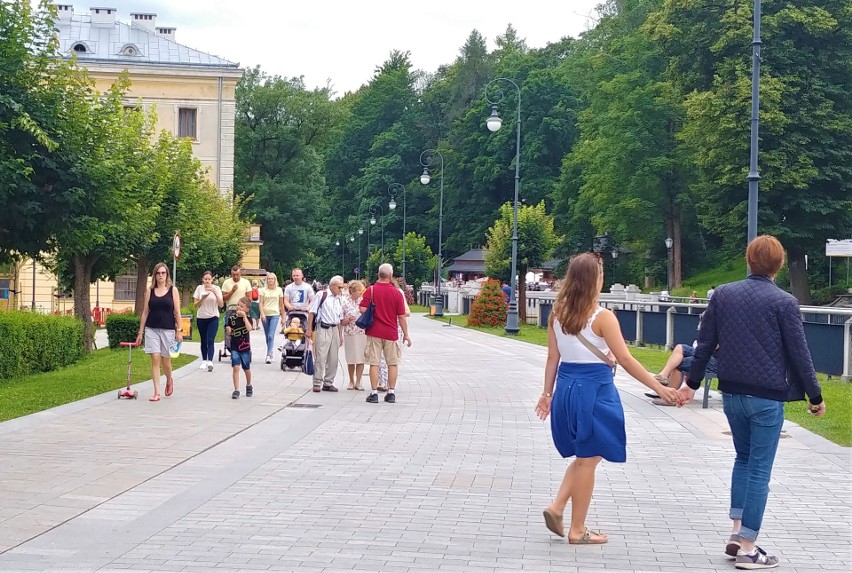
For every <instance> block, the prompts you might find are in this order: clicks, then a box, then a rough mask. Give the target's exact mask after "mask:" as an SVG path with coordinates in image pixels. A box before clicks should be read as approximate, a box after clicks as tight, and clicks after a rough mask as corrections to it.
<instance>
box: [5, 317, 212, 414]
mask: <svg viewBox="0 0 852 573" xmlns="http://www.w3.org/2000/svg"><path fill="white" fill-rule="evenodd" d="M81 334H82V327H81ZM127 357H128V351H127V350H126V349H124V348H122V349H121V350H110V349H107V348H104V349H101V350H97V351H95V352H92V353H90V354H88V355H86V356H83V358H82V359H81V360H80V361H79V362H77V363H76V364H72V365H70V366H67V367H65V368H62V369H60V370H56V371H53V372H45V373H42V374H33V375H30V376H23V377H19V378H14V379H11V380H5V381H0V421H5V420H10V419H12V418H18V417H20V416H26V415H27V414H32V413H34V412H41V411H42V410H46V409H48V408H53V407H55V406H61V405H62V404H68V403H70V402H74V401H77V400H82V399H84V398H89V397H91V396H97V395H98V394H102V393H103V392H110V393H111V394H112V397H115V394H113V393H112V391H114V390H116V389H118V388H122V387H124V385H125V384H127ZM195 359H196V357H195V356H192V355H190V354H181V355H180V356H178V357H177V358H173V359H172V366H173V367H174V368H180V367H181V366H184V365H186V364H189V363H190V362H192V361H194V360H195ZM150 377H151V360H150V359H149V358H148V356H146V355H145V353H144V352H143V351H142V350H140V349H135V350H133V361H132V366H131V375H130V379H131V383H133V384H135V383H138V382H142V381H143V380H148V379H150ZM149 388H150V386H149ZM144 392H145V390H143V391H142V392H140V396H139V399H140V400H142V399H143V396H142V394H143V393H144Z"/></svg>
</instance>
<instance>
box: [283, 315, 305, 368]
mask: <svg viewBox="0 0 852 573" xmlns="http://www.w3.org/2000/svg"><path fill="white" fill-rule="evenodd" d="M294 318H298V319H299V322H300V323H301V324H300V326H301V327H302V332H301V333H300V334H299V333H289V334H286V335H285V337H284V345H283V346H282V347H281V370H284V371H286V370H287V369H288V368H294V369H296V370H301V369H302V363H304V361H305V351H306V350H307V348H308V340H307V337H306V336H305V331H304V327H305V325H307V323H308V313H307V312H305V311H303V310H291V311H290V312H288V313H287V316H286V317H285V320H284V328H289V327H290V326H291V325H293V319H294Z"/></svg>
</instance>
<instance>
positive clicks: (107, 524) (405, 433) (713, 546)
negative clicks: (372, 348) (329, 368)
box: [0, 317, 852, 572]
mask: <svg viewBox="0 0 852 573" xmlns="http://www.w3.org/2000/svg"><path fill="white" fill-rule="evenodd" d="M412 334H413V338H414V342H415V346H414V347H413V348H411V349H409V350H407V351H406V354H405V358H404V360H405V362H404V366H403V367H402V376H401V382H400V390H399V394H398V402H397V403H396V404H386V403H384V402H380V403H379V404H367V403H365V402H364V398H365V395H364V393H362V392H347V391H345V390H342V391H341V392H339V393H337V394H331V393H326V392H323V393H321V394H313V393H311V392H310V391H309V389H310V381H309V380H308V379H307V377H305V376H304V375H301V374H297V373H293V372H291V373H282V372H281V370H280V369H279V368H278V366H277V365H276V364H273V365H266V364H263V363H262V353H263V350H262V348H261V340H262V336H261V333H255V334H254V335H253V344H254V348H255V359H256V360H255V364H254V368H253V372H254V375H255V388H256V390H255V395H254V397H253V398H248V399H247V398H241V399H240V400H231V399H230V391H231V390H230V378H229V368H228V366H227V365H226V364H225V363H220V364H217V367H216V370H215V371H214V372H213V373H212V374H211V373H207V372H203V371H200V370H198V368H197V366H198V362H196V363H194V364H192V365H189V366H187V367H185V368H184V369H182V370H181V371H180V372H179V377H178V379H177V382H176V390H175V394H174V396H172V397H171V398H169V399H164V400H163V401H162V402H160V403H158V404H152V403H149V402H148V401H147V398H148V397H149V396H150V394H151V386H150V383H145V384H140V385H139V386H138V389H139V390H140V399H139V400H138V401H121V402H119V401H117V400H116V399H115V394H114V393H112V392H110V393H108V394H106V395H103V396H98V397H95V398H91V399H88V400H83V401H81V402H77V403H74V404H69V405H67V406H63V407H60V408H56V409H53V410H50V411H47V412H43V413H41V414H36V415H33V416H28V417H26V418H20V419H18V420H12V421H10V422H7V423H4V424H0V460H2V464H0V570H2V571H15V570H43V571H56V570H81V571H107V570H150V571H212V570H216V571H238V570H245V571H248V570H270V571H291V570H299V571H301V570H305V571H308V570H310V571H340V570H352V569H356V570H372V571H445V570H446V571H453V570H455V571H493V570H514V571H516V570H530V571H569V572H580V571H591V570H606V571H682V570H684V569H686V568H689V569H690V570H692V571H733V566H732V565H731V562H730V561H728V560H727V559H726V557H725V556H724V555H723V554H722V549H723V540H724V539H725V538H726V537H727V534H728V522H727V519H726V515H727V511H726V500H727V483H728V480H729V475H730V468H731V463H732V448H731V445H730V437H728V436H726V435H724V431H725V430H726V424H725V420H724V416H723V415H722V413H721V412H720V411H719V410H718V404H719V401H718V399H714V400H712V401H711V404H714V406H715V407H714V408H711V409H709V410H701V408H700V404H693V405H691V406H689V407H687V408H684V409H675V408H658V407H655V406H653V405H651V404H650V403H649V401H648V400H647V399H645V398H644V397H643V396H642V393H643V391H644V387H643V386H641V385H640V384H639V383H637V382H635V381H632V380H629V379H628V378H627V377H626V376H625V375H623V374H621V375H619V377H618V384H619V390H620V392H621V394H622V398H623V401H624V405H625V410H626V413H627V425H628V436H629V438H628V439H629V452H628V462H627V463H626V464H608V463H606V462H604V463H603V464H602V465H601V468H600V470H599V472H598V483H597V493H596V496H595V499H594V501H593V504H592V508H591V512H590V515H589V523H590V524H591V525H592V526H594V527H595V528H600V529H601V530H603V531H604V532H606V533H607V534H608V535H609V536H610V543H609V544H607V545H605V546H572V545H568V544H566V543H565V542H564V540H562V539H559V538H556V537H554V536H552V535H549V533H548V532H547V530H546V529H545V528H544V524H543V523H542V518H541V510H542V509H543V508H544V507H545V506H546V505H547V503H548V502H549V500H550V497H551V496H552V494H553V493H554V491H555V488H556V486H557V483H558V480H559V479H560V478H561V475H562V472H563V469H564V467H565V462H564V461H563V460H562V459H560V458H559V456H558V455H557V454H556V452H555V450H554V449H553V446H552V443H551V440H550V431H549V425H548V424H547V423H542V422H540V421H538V420H537V419H536V418H535V416H534V415H533V404H534V402H535V400H536V398H537V396H538V393H539V392H540V387H541V378H542V368H543V364H544V356H545V351H544V349H543V348H540V347H536V346H531V345H528V344H525V343H522V342H517V341H512V340H506V339H500V338H497V337H492V336H489V335H485V334H480V333H477V332H473V331H469V330H465V329H460V328H457V327H446V326H441V325H440V324H439V323H436V322H433V321H430V320H428V319H426V318H421V317H415V318H414V319H413V320H412ZM189 346H190V345H187V347H189ZM338 380H340V378H339V379H338ZM339 384H340V385H344V384H342V382H339ZM118 385H120V381H117V386H118ZM314 406H318V407H314ZM829 407H831V405H829ZM785 429H786V434H787V435H788V437H787V438H785V439H783V440H782V441H781V447H780V449H779V453H778V459H777V462H776V466H775V473H774V476H773V481H772V484H771V488H772V492H771V494H770V501H769V512H768V514H767V516H766V519H765V522H764V527H763V535H762V537H761V540H762V543H763V544H764V545H765V546H766V547H768V548H769V549H771V550H772V551H773V552H776V553H777V554H778V555H779V556H780V557H781V558H782V560H783V565H782V566H783V570H784V571H787V572H798V571H801V572H805V571H808V572H810V571H849V569H850V567H852V555H850V547H852V541H851V538H852V525H850V524H851V523H852V502H850V491H852V478H850V469H852V450H850V449H849V448H841V447H839V446H835V445H833V444H831V443H829V442H826V441H825V440H823V439H821V438H819V437H817V436H814V435H813V434H811V433H810V432H807V431H805V430H803V429H802V428H799V427H797V426H794V425H791V424H787V426H786V428H785Z"/></svg>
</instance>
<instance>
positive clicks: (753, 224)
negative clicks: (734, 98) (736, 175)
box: [748, 0, 761, 243]
mask: <svg viewBox="0 0 852 573" xmlns="http://www.w3.org/2000/svg"><path fill="white" fill-rule="evenodd" d="M760 45H761V41H760V0H754V25H753V36H752V41H751V53H752V55H751V150H750V153H749V169H748V242H749V243H750V242H751V240H752V239H754V238H755V237H756V236H757V191H758V186H759V184H760V172H759V171H758V169H757V151H758V126H759V119H758V114H759V111H760Z"/></svg>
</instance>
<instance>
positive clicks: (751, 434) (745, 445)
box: [722, 393, 784, 541]
mask: <svg viewBox="0 0 852 573" xmlns="http://www.w3.org/2000/svg"><path fill="white" fill-rule="evenodd" d="M722 403H723V405H724V408H725V416H727V417H728V424H729V425H730V427H731V435H732V436H733V440H734V449H735V450H736V452H737V457H736V459H735V460H734V471H733V472H732V475H731V512H730V517H731V519H741V520H742V526H741V527H740V536H741V537H742V538H743V539H747V540H749V541H754V540H756V539H757V534H758V533H759V532H760V525H761V523H762V522H763V512H764V510H765V509H766V498H767V497H768V496H769V476H770V475H771V474H772V464H773V462H775V452H776V451H777V450H778V440H779V438H780V437H781V426H782V425H783V424H784V402H779V401H777V400H768V399H766V398H757V397H755V396H749V395H747V394H728V393H725V394H723V395H722Z"/></svg>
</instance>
